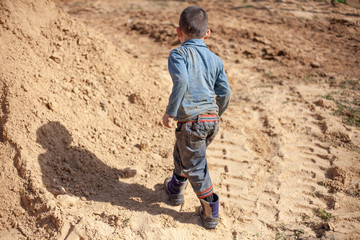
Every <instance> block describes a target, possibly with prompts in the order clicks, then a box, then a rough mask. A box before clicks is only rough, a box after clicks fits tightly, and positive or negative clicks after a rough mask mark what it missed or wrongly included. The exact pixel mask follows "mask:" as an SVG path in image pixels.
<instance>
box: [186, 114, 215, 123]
mask: <svg viewBox="0 0 360 240" xmlns="http://www.w3.org/2000/svg"><path fill="white" fill-rule="evenodd" d="M217 121H219V117H218V115H216V114H211V115H199V116H196V117H195V119H194V120H190V121H179V123H194V122H197V123H199V122H217Z"/></svg>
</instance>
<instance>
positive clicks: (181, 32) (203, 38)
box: [176, 27, 210, 43]
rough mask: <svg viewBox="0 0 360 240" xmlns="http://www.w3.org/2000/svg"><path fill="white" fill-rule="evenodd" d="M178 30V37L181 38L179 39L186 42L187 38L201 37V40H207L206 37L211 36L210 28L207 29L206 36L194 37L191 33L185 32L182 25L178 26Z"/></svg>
mask: <svg viewBox="0 0 360 240" xmlns="http://www.w3.org/2000/svg"><path fill="white" fill-rule="evenodd" d="M176 31H177V35H178V38H179V40H180V42H181V43H184V42H186V41H187V40H190V39H201V40H205V39H207V38H209V36H210V29H208V30H207V31H206V34H205V36H204V37H202V38H194V37H192V36H189V35H187V34H186V33H185V32H183V31H182V30H181V28H180V27H178V28H177V29H176Z"/></svg>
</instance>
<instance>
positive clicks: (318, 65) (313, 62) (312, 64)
mask: <svg viewBox="0 0 360 240" xmlns="http://www.w3.org/2000/svg"><path fill="white" fill-rule="evenodd" d="M310 66H311V67H312V68H319V67H320V64H319V63H318V62H315V61H311V62H310Z"/></svg>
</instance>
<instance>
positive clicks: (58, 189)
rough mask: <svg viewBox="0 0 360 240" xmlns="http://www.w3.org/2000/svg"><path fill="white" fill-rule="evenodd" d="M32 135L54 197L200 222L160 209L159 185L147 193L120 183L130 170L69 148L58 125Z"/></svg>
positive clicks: (51, 124) (65, 134) (161, 191)
mask: <svg viewBox="0 0 360 240" xmlns="http://www.w3.org/2000/svg"><path fill="white" fill-rule="evenodd" d="M36 134H37V142H38V143H39V144H41V146H42V147H43V148H44V149H46V150H47V152H45V153H44V154H40V155H39V158H38V160H39V164H40V167H41V171H42V180H43V183H44V185H45V186H46V188H47V189H48V191H50V192H51V193H53V194H54V195H55V196H57V195H59V194H69V195H74V196H78V197H85V198H86V199H87V200H91V201H98V202H110V203H112V204H113V205H118V206H122V207H124V208H127V209H129V210H133V211H139V212H143V211H146V212H148V213H150V214H153V215H157V214H167V215H169V216H171V217H173V218H174V219H175V220H177V221H179V222H183V223H193V224H198V225H199V224H200V220H199V219H200V218H197V217H194V216H195V215H196V213H195V212H192V213H189V212H178V211H177V210H173V209H169V208H162V207H160V205H159V202H164V201H165V202H168V196H167V193H166V192H165V191H164V189H163V185H162V184H157V185H155V186H154V188H155V190H151V189H148V188H146V187H145V186H143V185H141V184H137V183H135V184H129V183H124V182H122V181H121V180H122V178H124V177H133V176H134V175H135V171H134V170H130V171H129V168H125V169H117V168H111V167H109V166H107V165H106V164H104V162H103V161H101V160H100V159H99V158H97V157H96V155H95V154H93V153H92V152H90V151H88V150H86V149H83V148H81V147H76V146H71V142H72V136H71V134H70V133H69V131H68V130H67V129H66V128H65V127H64V126H63V125H62V124H61V123H59V122H49V123H47V124H45V125H43V126H41V127H40V128H39V129H38V130H37V132H36ZM131 173H133V174H131ZM129 174H130V175H129ZM168 203H169V202H168Z"/></svg>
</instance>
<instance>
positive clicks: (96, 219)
mask: <svg viewBox="0 0 360 240" xmlns="http://www.w3.org/2000/svg"><path fill="white" fill-rule="evenodd" d="M348 2H349V3H350V4H351V5H352V6H350V5H344V4H340V3H337V2H336V3H335V6H332V5H331V4H330V1H328V2H322V1H251V2H250V1H235V0H228V1H191V0H189V1H165V0H152V1H150V0H149V1H146V0H139V1H119V0H103V1H81V0H79V1H73V0H70V1H69V0H66V1H56V2H52V1H50V0H39V1H31V0H1V1H0V89H1V91H0V106H1V107H0V109H1V111H0V123H1V124H0V153H1V154H0V160H1V162H0V168H1V171H0V178H1V183H2V184H1V186H0V190H1V193H2V194H1V196H0V239H72V240H74V239H317V238H321V239H359V238H360V106H359V102H360V62H359V61H360V10H359V9H358V8H356V7H358V6H359V3H358V2H357V1H348ZM189 5H199V6H201V7H203V8H204V9H205V10H206V11H207V12H208V14H209V19H210V21H209V27H210V29H211V30H212V35H211V37H210V39H208V40H207V41H206V43H207V45H208V46H209V48H210V49H211V50H212V51H214V52H215V53H216V54H218V55H219V56H220V57H221V58H222V59H223V60H224V63H225V68H226V71H227V74H228V78H229V82H230V85H231V88H232V92H233V95H232V101H231V105H230V106H229V109H228V111H227V112H226V113H225V114H224V116H223V118H222V122H221V130H220V132H219V134H218V136H217V137H216V139H215V140H214V142H213V144H212V145H210V147H209V149H208V162H209V168H210V172H211V176H212V179H213V182H214V184H215V185H214V186H215V191H216V192H217V193H218V194H219V195H220V201H221V205H220V220H219V225H218V227H217V228H216V229H215V230H206V229H204V228H203V227H202V225H201V221H200V218H199V216H198V213H197V211H198V207H199V201H198V200H197V198H196V196H195V194H194V193H193V192H192V190H191V188H188V189H187V191H186V193H185V198H186V202H185V204H184V205H183V206H181V207H173V206H170V205H169V201H168V197H167V195H166V192H165V191H164V190H163V186H162V182H163V179H164V178H165V177H167V176H169V175H170V174H171V172H172V147H173V142H174V134H173V130H168V129H165V128H164V127H163V126H161V117H162V114H163V112H164V109H165V107H166V104H167V99H168V95H169V93H170V90H171V79H170V77H169V75H168V73H167V56H168V53H169V52H170V50H171V49H172V48H175V47H176V46H178V45H179V42H178V41H177V39H176V35H175V27H176V26H177V20H178V15H179V14H180V12H181V10H182V9H183V8H185V7H187V6H189Z"/></svg>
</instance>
